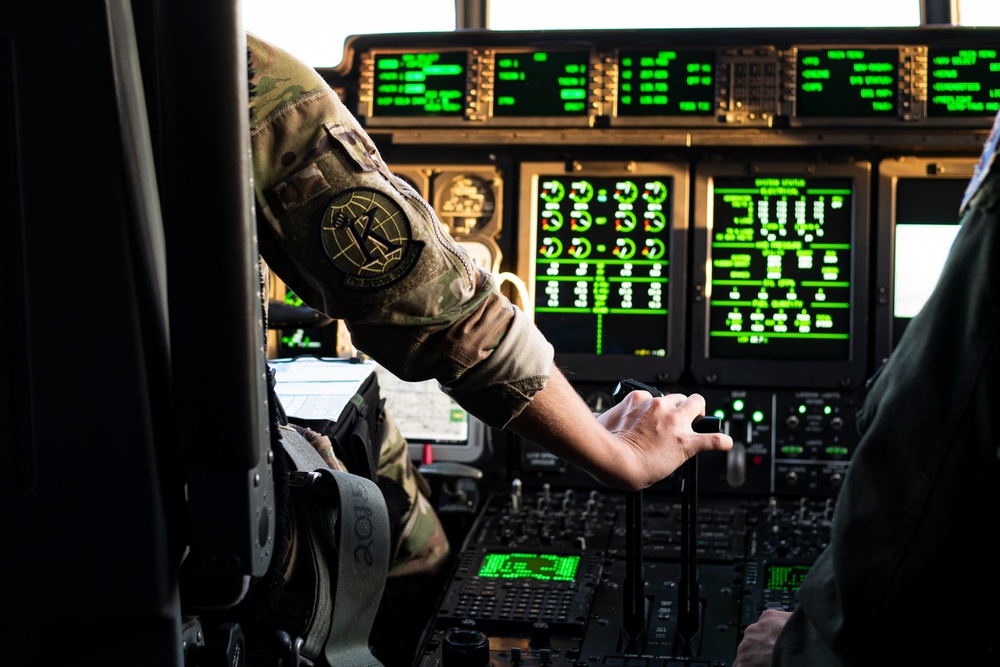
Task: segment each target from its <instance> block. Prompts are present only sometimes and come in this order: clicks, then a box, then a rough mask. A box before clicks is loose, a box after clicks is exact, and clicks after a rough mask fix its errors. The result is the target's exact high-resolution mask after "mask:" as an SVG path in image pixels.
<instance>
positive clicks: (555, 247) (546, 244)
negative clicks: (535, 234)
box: [538, 236, 563, 259]
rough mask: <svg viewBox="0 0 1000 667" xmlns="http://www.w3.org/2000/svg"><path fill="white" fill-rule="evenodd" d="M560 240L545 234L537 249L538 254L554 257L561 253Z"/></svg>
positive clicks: (549, 257)
mask: <svg viewBox="0 0 1000 667" xmlns="http://www.w3.org/2000/svg"><path fill="white" fill-rule="evenodd" d="M562 251H563V245H562V241H560V240H559V239H557V238H556V237H554V236H547V237H545V238H544V239H542V247H541V248H539V249H538V254H539V255H541V256H542V257H547V258H548V259H554V258H556V257H558V256H559V255H561V254H562Z"/></svg>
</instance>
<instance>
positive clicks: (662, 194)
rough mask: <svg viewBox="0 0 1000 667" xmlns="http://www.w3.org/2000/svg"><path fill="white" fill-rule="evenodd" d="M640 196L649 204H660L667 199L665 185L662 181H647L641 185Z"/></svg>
mask: <svg viewBox="0 0 1000 667" xmlns="http://www.w3.org/2000/svg"><path fill="white" fill-rule="evenodd" d="M642 198H643V199H645V200H646V201H647V202H649V203H650V204H662V203H663V202H664V201H665V200H666V199H667V186H666V185H664V184H663V181H648V182H647V183H646V184H645V186H643V190H642Z"/></svg>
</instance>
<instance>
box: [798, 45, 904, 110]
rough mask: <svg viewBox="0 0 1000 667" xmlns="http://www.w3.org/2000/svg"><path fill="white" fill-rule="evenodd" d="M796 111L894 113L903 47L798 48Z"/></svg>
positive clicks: (896, 103)
mask: <svg viewBox="0 0 1000 667" xmlns="http://www.w3.org/2000/svg"><path fill="white" fill-rule="evenodd" d="M796 63H797V84H796V102H795V115H796V116H797V117H799V118H816V117H825V116H830V117H840V118H844V117H864V118H878V117H894V116H896V115H897V108H898V107H897V105H898V98H899V78H900V75H899V70H900V63H899V49H896V48H891V49H886V48H850V47H836V48H799V49H798V51H797V55H796Z"/></svg>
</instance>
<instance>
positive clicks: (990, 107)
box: [927, 48, 1000, 117]
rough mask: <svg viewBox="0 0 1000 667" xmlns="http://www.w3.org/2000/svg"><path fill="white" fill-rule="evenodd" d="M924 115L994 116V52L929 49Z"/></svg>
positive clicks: (999, 107)
mask: <svg viewBox="0 0 1000 667" xmlns="http://www.w3.org/2000/svg"><path fill="white" fill-rule="evenodd" d="M927 69H928V77H927V78H928V81H927V115H928V116H938V117H941V116H944V117H961V116H993V115H995V114H996V112H997V111H1000V57H998V53H997V50H996V49H938V48H932V49H929V50H928V58H927Z"/></svg>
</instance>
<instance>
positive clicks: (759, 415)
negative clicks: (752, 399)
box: [753, 410, 764, 424]
mask: <svg viewBox="0 0 1000 667" xmlns="http://www.w3.org/2000/svg"><path fill="white" fill-rule="evenodd" d="M753 420H754V421H755V422H756V423H758V424H759V423H761V422H762V421H764V413H763V412H761V411H760V410H754V412H753Z"/></svg>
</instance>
